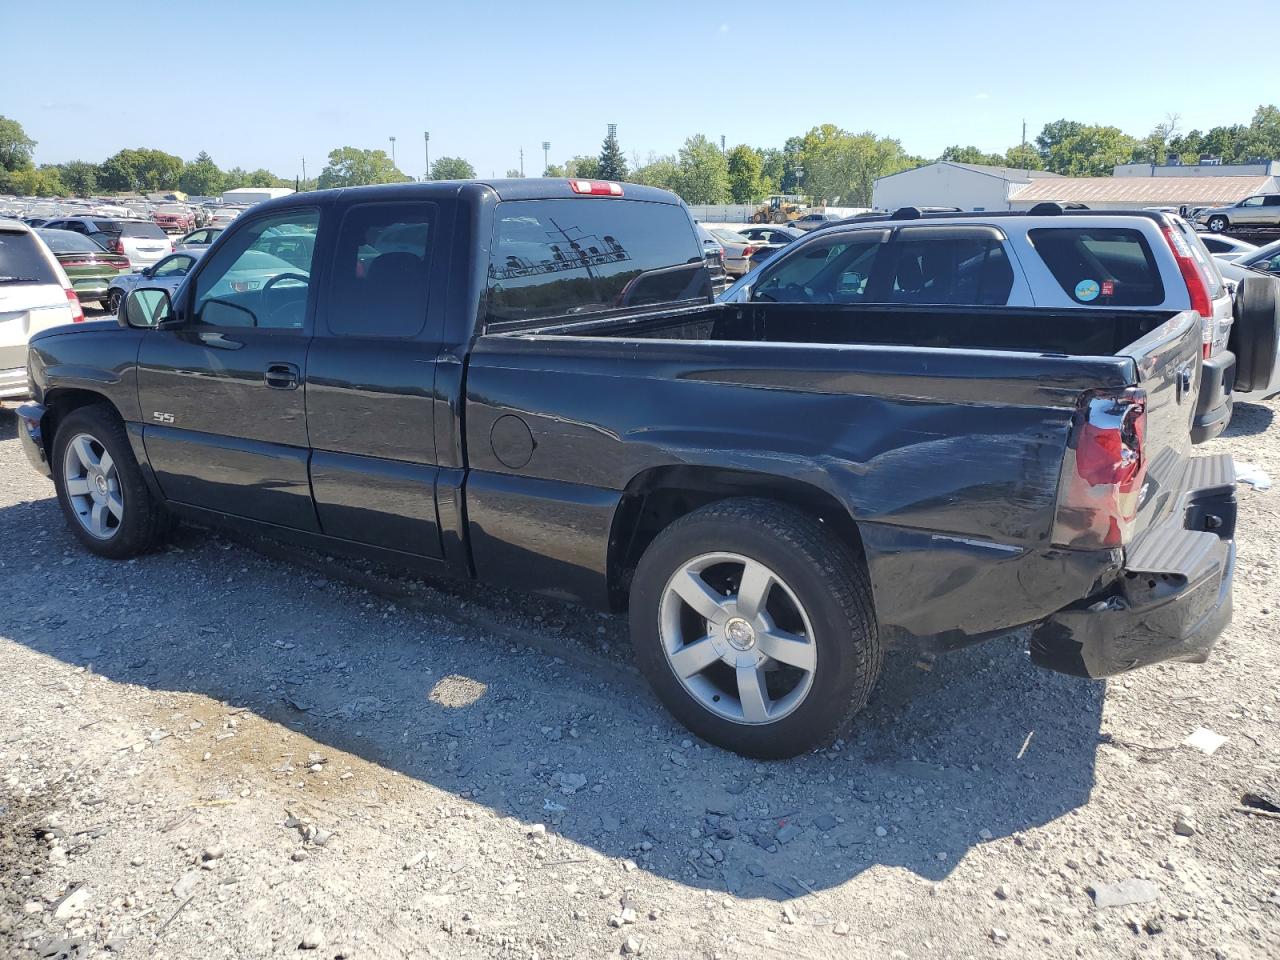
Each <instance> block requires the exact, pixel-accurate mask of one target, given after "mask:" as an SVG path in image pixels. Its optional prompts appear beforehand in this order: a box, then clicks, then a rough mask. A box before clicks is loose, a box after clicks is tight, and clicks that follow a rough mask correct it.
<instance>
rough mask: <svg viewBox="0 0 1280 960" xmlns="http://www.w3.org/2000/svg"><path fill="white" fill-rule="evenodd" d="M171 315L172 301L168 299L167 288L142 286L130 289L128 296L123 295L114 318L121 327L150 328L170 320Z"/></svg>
mask: <svg viewBox="0 0 1280 960" xmlns="http://www.w3.org/2000/svg"><path fill="white" fill-rule="evenodd" d="M173 316H174V314H173V303H172V302H171V301H170V300H169V291H168V290H164V289H161V288H160V287H143V288H141V289H139V290H133V291H130V293H129V296H127V297H125V300H124V303H123V304H121V305H120V313H119V315H118V316H117V317H116V320H117V322H118V323H119V324H120V326H122V327H133V328H135V329H138V330H150V329H153V328H155V327H158V326H160V324H162V323H164V322H165V321H167V320H172V319H173Z"/></svg>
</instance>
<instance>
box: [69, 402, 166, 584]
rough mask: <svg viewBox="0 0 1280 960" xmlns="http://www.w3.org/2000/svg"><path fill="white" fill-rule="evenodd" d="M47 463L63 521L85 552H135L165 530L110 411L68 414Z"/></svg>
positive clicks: (163, 513)
mask: <svg viewBox="0 0 1280 960" xmlns="http://www.w3.org/2000/svg"><path fill="white" fill-rule="evenodd" d="M51 466H52V467H53V482H54V486H55V488H56V489H57V492H58V505H59V506H60V507H61V508H62V514H63V516H64V517H65V518H66V521H67V526H68V527H70V529H71V532H72V533H73V534H74V535H75V537H76V539H77V540H79V541H80V543H81V544H83V545H84V546H85V547H86V548H87V549H88V550H89V551H90V552H92V553H96V554H97V555H98V556H100V557H110V558H111V559H113V560H120V559H124V558H127V557H133V556H137V555H138V554H140V553H144V552H145V551H147V550H150V549H151V548H152V547H153V546H155V545H156V544H157V543H158V542H159V541H160V540H161V539H162V537H163V535H164V533H165V532H166V531H167V530H168V529H169V519H168V515H167V513H166V511H165V510H164V507H163V506H162V505H161V504H160V503H158V502H157V501H156V499H155V498H154V497H153V496H152V495H151V491H150V490H149V489H148V488H147V484H146V481H145V480H144V479H143V476H142V470H141V468H140V467H139V466H138V461H137V460H136V459H135V458H134V456H133V449H132V447H130V445H129V438H128V436H127V435H126V434H125V430H124V424H123V423H122V422H121V421H120V418H119V417H118V416H117V415H116V413H115V411H114V410H111V409H110V408H108V407H105V406H91V407H81V408H80V409H79V410H74V411H72V412H71V413H70V414H68V415H67V416H66V417H65V418H64V419H63V420H62V422H61V423H60V424H59V425H58V432H57V434H56V435H55V436H54V440H53V462H52V464H51Z"/></svg>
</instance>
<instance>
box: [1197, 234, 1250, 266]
mask: <svg viewBox="0 0 1280 960" xmlns="http://www.w3.org/2000/svg"><path fill="white" fill-rule="evenodd" d="M1200 242H1201V243H1203V244H1204V248H1205V249H1206V250H1208V251H1209V252H1210V253H1211V254H1213V255H1214V256H1215V257H1217V258H1218V259H1219V260H1235V259H1236V258H1237V257H1239V256H1242V255H1243V254H1246V253H1249V252H1251V251H1253V250H1257V249H1258V245H1257V244H1256V243H1248V242H1247V241H1244V240H1237V239H1236V238H1235V237H1226V236H1223V235H1222V234H1220V233H1202V234H1200Z"/></svg>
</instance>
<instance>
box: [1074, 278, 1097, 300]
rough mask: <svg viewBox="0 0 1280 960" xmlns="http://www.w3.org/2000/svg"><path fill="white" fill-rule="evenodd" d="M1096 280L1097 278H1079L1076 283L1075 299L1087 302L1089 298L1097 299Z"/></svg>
mask: <svg viewBox="0 0 1280 960" xmlns="http://www.w3.org/2000/svg"><path fill="white" fill-rule="evenodd" d="M1098 292H1099V291H1098V281H1097V280H1081V281H1080V282H1079V283H1077V284H1076V299H1077V300H1082V301H1084V302H1085V303H1088V302H1089V301H1090V300H1097V299H1098Z"/></svg>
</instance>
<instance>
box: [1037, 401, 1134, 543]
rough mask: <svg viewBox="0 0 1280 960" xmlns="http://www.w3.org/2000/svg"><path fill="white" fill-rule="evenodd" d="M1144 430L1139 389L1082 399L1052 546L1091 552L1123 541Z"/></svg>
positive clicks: (1065, 465) (1127, 532)
mask: <svg viewBox="0 0 1280 960" xmlns="http://www.w3.org/2000/svg"><path fill="white" fill-rule="evenodd" d="M1146 430H1147V396H1146V394H1145V393H1144V392H1143V391H1142V390H1139V389H1138V388H1136V387H1131V388H1129V389H1127V390H1121V391H1118V392H1116V391H1094V392H1090V393H1086V394H1085V395H1084V396H1083V398H1082V399H1081V401H1080V404H1079V406H1078V407H1077V409H1076V417H1075V427H1074V429H1073V431H1072V440H1071V443H1069V444H1068V446H1067V452H1066V457H1065V458H1064V460H1063V464H1062V479H1061V484H1060V488H1059V492H1058V512H1057V516H1056V518H1055V519H1054V524H1053V542H1054V543H1055V544H1057V545H1058V546H1061V547H1073V548H1076V549H1084V550H1090V549H1098V548H1102V547H1119V546H1123V545H1124V544H1125V543H1127V542H1128V540H1129V536H1130V534H1131V533H1132V532H1133V523H1134V520H1135V519H1136V517H1137V515H1138V502H1139V500H1140V498H1141V495H1142V484H1143V481H1144V480H1145V479H1146V475H1147V460H1146V455H1145V453H1144V451H1143V449H1142V444H1143V438H1144V436H1145V434H1146Z"/></svg>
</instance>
